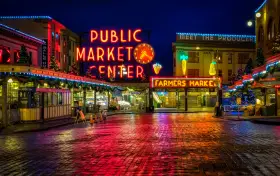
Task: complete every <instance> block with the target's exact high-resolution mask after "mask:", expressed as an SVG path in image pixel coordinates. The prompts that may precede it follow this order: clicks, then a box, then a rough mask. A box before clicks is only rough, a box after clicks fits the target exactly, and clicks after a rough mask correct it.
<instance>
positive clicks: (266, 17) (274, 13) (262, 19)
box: [255, 0, 280, 58]
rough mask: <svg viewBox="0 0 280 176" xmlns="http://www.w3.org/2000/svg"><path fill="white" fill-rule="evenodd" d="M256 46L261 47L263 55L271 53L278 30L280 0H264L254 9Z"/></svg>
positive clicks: (279, 27) (279, 30)
mask: <svg viewBox="0 0 280 176" xmlns="http://www.w3.org/2000/svg"><path fill="white" fill-rule="evenodd" d="M255 14H256V16H255V21H256V24H255V31H256V36H257V40H256V41H257V48H262V49H263V51H264V55H265V57H266V58H267V57H269V56H271V55H272V47H273V46H272V44H273V40H274V38H275V37H276V35H277V34H279V32H280V19H279V17H280V2H279V1H278V0H265V1H264V2H263V3H262V4H261V5H260V7H259V8H257V9H256V11H255Z"/></svg>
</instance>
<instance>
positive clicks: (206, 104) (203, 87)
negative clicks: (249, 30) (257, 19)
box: [154, 33, 255, 112]
mask: <svg viewBox="0 0 280 176" xmlns="http://www.w3.org/2000/svg"><path fill="white" fill-rule="evenodd" d="M172 46H173V48H172V49H173V76H174V81H176V79H177V78H178V77H186V79H187V80H188V79H190V80H192V79H194V80H196V82H195V84H186V85H185V86H182V84H181V85H179V84H178V85H177V86H161V87H158V86H154V88H156V89H155V90H154V91H155V93H154V94H155V95H154V96H155V97H157V98H155V100H156V101H154V104H155V107H156V108H171V109H177V110H183V111H211V112H212V111H213V107H214V106H215V105H216V102H217V101H218V99H217V97H219V95H218V92H219V91H218V89H220V88H221V87H222V85H228V84H229V83H230V82H231V79H232V78H233V77H234V75H237V71H238V69H244V68H245V65H246V64H247V62H248V60H249V59H250V58H255V36H252V35H223V34H199V33H177V34H176V42H174V43H173V44H172ZM213 77H216V79H213ZM218 78H219V79H218ZM169 79H170V78H169ZM205 79H206V80H207V81H214V82H215V81H221V82H219V83H217V82H215V86H213V84H208V83H206V84H204V82H203V81H204V80H205ZM200 81H201V82H203V84H200ZM174 84H175V83H174ZM219 84H221V85H219ZM218 85H219V86H218ZM183 87H184V88H183Z"/></svg>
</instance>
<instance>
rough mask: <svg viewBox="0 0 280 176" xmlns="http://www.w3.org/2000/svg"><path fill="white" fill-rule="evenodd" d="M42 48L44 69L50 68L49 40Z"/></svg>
mask: <svg viewBox="0 0 280 176" xmlns="http://www.w3.org/2000/svg"><path fill="white" fill-rule="evenodd" d="M44 41H45V44H43V46H42V68H48V40H44Z"/></svg>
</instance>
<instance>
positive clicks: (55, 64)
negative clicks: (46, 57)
mask: <svg viewBox="0 0 280 176" xmlns="http://www.w3.org/2000/svg"><path fill="white" fill-rule="evenodd" d="M50 69H53V70H54V71H58V70H59V68H58V65H57V62H56V60H55V57H54V56H52V57H51V63H50Z"/></svg>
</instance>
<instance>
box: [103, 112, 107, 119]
mask: <svg viewBox="0 0 280 176" xmlns="http://www.w3.org/2000/svg"><path fill="white" fill-rule="evenodd" d="M102 117H103V120H104V121H105V120H106V118H107V111H103V114H102Z"/></svg>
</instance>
